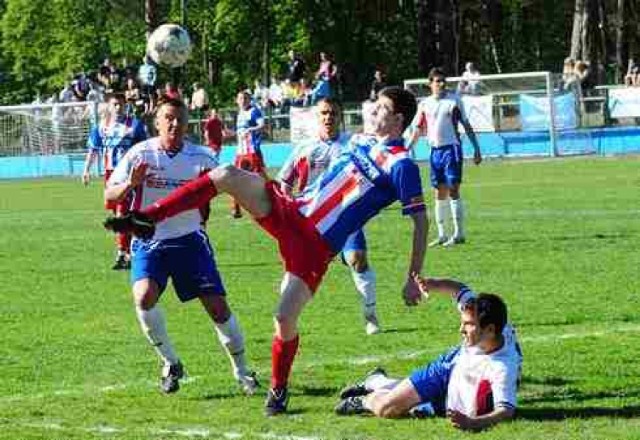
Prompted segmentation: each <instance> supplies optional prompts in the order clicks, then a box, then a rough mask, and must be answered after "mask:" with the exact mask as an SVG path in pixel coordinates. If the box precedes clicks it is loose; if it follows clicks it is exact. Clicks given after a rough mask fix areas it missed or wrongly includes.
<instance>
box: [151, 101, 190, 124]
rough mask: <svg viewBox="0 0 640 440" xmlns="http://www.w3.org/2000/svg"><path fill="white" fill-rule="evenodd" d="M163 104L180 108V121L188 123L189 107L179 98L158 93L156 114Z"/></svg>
mask: <svg viewBox="0 0 640 440" xmlns="http://www.w3.org/2000/svg"><path fill="white" fill-rule="evenodd" d="M164 106H168V107H175V108H177V109H179V110H180V123H181V124H188V123H189V109H188V108H187V105H186V104H185V103H184V101H183V100H182V99H181V98H174V97H171V96H167V95H164V94H163V95H160V98H158V105H157V108H156V115H157V114H158V112H159V111H160V109H161V108H162V107H164Z"/></svg>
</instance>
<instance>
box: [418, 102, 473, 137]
mask: <svg viewBox="0 0 640 440" xmlns="http://www.w3.org/2000/svg"><path fill="white" fill-rule="evenodd" d="M460 120H464V121H466V120H467V116H466V114H465V112H464V108H463V106H462V101H461V100H460V97H459V96H458V94H457V93H454V92H451V91H446V92H445V93H444V95H443V96H442V97H440V98H436V97H435V96H433V95H432V96H428V97H427V98H425V99H423V100H422V101H420V103H419V104H418V111H417V112H416V117H415V119H414V123H413V124H412V125H413V126H414V129H417V128H424V127H426V129H427V139H428V140H429V144H430V145H431V148H438V147H443V146H445V145H452V144H459V143H460V136H459V135H458V122H459V121H460Z"/></svg>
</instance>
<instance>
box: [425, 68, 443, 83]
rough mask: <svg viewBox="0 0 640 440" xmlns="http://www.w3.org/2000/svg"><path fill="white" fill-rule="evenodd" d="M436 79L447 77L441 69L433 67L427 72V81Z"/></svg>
mask: <svg viewBox="0 0 640 440" xmlns="http://www.w3.org/2000/svg"><path fill="white" fill-rule="evenodd" d="M436 77H437V78H446V77H447V75H446V74H445V73H444V70H443V69H442V68H441V67H434V68H432V69H431V70H430V71H429V81H431V80H432V79H433V78H436Z"/></svg>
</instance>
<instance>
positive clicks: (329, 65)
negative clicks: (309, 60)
mask: <svg viewBox="0 0 640 440" xmlns="http://www.w3.org/2000/svg"><path fill="white" fill-rule="evenodd" d="M337 75H338V68H337V66H336V65H335V64H334V62H333V60H332V59H331V57H330V56H329V55H327V53H326V52H320V67H319V68H318V71H317V72H316V79H317V80H325V81H329V82H331V81H334V80H335V79H336V76H337Z"/></svg>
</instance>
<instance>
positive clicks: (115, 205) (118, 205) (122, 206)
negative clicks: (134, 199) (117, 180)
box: [104, 170, 131, 214]
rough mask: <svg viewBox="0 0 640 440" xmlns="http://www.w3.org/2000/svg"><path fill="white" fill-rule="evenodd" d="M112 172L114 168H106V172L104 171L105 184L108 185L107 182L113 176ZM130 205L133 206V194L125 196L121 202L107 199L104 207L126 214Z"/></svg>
mask: <svg viewBox="0 0 640 440" xmlns="http://www.w3.org/2000/svg"><path fill="white" fill-rule="evenodd" d="M111 173H113V170H105V172H104V184H105V186H106V185H107V182H108V181H109V177H111ZM130 206H131V196H130V195H128V196H127V197H125V198H124V200H122V201H120V202H112V201H105V202H104V209H107V210H109V211H113V212H117V213H119V214H125V213H127V212H129V207H130Z"/></svg>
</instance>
